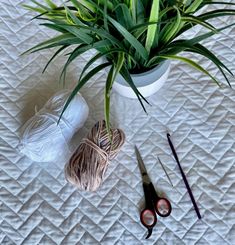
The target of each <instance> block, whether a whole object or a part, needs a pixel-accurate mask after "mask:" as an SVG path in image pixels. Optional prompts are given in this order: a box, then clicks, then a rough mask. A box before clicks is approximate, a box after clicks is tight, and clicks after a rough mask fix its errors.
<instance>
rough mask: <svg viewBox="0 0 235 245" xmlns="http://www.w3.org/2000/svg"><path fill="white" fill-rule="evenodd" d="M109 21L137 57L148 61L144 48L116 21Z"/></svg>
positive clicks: (111, 19)
mask: <svg viewBox="0 0 235 245" xmlns="http://www.w3.org/2000/svg"><path fill="white" fill-rule="evenodd" d="M109 21H110V22H111V23H112V24H113V25H114V26H115V27H116V29H117V30H118V31H119V32H120V33H121V34H122V35H123V37H125V39H126V40H127V41H128V42H129V43H130V44H131V45H132V46H133V47H134V48H135V49H136V51H137V52H138V53H139V55H140V56H141V57H142V58H143V59H145V60H147V59H148V52H147V50H146V49H145V48H144V46H143V45H142V44H141V43H140V42H139V41H138V40H137V39H136V38H135V37H134V36H133V35H132V34H131V33H130V32H128V31H127V29H125V28H124V27H123V26H121V25H120V24H119V23H118V22H117V21H115V20H114V19H113V18H109Z"/></svg>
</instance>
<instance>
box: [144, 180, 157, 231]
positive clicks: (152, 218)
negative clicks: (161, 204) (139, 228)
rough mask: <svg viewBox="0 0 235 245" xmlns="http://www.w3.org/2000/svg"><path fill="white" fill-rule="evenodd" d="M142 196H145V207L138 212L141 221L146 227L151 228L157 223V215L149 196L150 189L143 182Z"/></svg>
mask: <svg viewBox="0 0 235 245" xmlns="http://www.w3.org/2000/svg"><path fill="white" fill-rule="evenodd" d="M143 188H144V196H145V209H143V210H142V212H141V213H140V221H141V223H142V224H143V225H144V226H145V227H146V228H148V229H150V228H153V227H154V226H155V225H156V223H157V216H156V213H155V207H154V203H153V200H152V196H151V190H150V189H149V186H148V185H146V184H143Z"/></svg>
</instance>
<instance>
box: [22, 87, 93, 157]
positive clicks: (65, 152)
mask: <svg viewBox="0 0 235 245" xmlns="http://www.w3.org/2000/svg"><path fill="white" fill-rule="evenodd" d="M70 93H71V91H69V90H63V91H60V92H58V93H56V94H55V95H54V96H53V97H51V98H50V99H49V100H48V101H47V103H46V104H45V106H44V107H43V108H42V109H41V110H40V111H39V112H37V113H36V114H35V115H34V116H33V117H32V118H30V119H29V120H28V121H27V122H26V123H25V125H24V126H23V133H22V138H21V140H20V145H19V147H18V148H19V150H20V151H21V152H22V153H23V154H25V155H26V156H27V157H29V158H30V159H32V160H33V161H36V162H53V161H56V160H59V159H61V158H64V157H65V156H67V157H68V156H69V154H70V151H69V141H70V140H71V139H72V137H73V135H74V134H75V133H76V131H77V130H78V129H80V128H81V127H82V126H83V125H84V123H85V121H86V119H87V117H88V113H89V108H88V105H87V103H86V101H85V100H84V98H83V97H82V96H81V95H80V94H77V95H75V97H74V98H73V100H72V101H71V103H70V104H69V106H68V107H67V109H66V110H65V112H64V114H63V116H62V117H61V119H60V122H59V124H58V120H59V117H60V114H61V112H62V110H63V108H64V105H65V103H66V101H67V99H68V97H69V95H70Z"/></svg>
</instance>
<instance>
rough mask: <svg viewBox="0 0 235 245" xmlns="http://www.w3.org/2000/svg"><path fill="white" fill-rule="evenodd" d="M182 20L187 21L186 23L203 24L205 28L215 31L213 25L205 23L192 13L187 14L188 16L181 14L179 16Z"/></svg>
mask: <svg viewBox="0 0 235 245" xmlns="http://www.w3.org/2000/svg"><path fill="white" fill-rule="evenodd" d="M181 20H182V21H184V22H188V23H190V24H191V23H193V24H199V25H201V26H204V27H205V28H207V29H209V30H211V31H213V32H215V33H216V32H217V30H216V28H215V27H214V26H212V25H211V24H210V23H207V22H206V21H204V20H201V19H200V18H199V17H195V16H193V15H189V16H183V17H182V18H181Z"/></svg>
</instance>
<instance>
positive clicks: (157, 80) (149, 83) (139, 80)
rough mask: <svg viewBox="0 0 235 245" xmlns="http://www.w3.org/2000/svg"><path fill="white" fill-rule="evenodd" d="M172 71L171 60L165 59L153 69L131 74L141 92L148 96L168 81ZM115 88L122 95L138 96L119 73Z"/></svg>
mask: <svg viewBox="0 0 235 245" xmlns="http://www.w3.org/2000/svg"><path fill="white" fill-rule="evenodd" d="M169 71H170V61H168V60H167V61H164V62H162V63H161V64H160V65H158V66H156V67H155V68H153V69H152V70H149V71H147V72H144V73H140V74H131V77H132V79H133V82H134V84H135V85H136V87H137V88H138V90H139V92H140V93H141V94H142V95H143V96H144V97H148V96H150V95H152V94H154V93H156V92H157V91H158V90H159V89H160V88H161V87H162V86H163V84H164V83H165V82H166V80H167V78H168V75H169ZM113 89H114V90H115V91H116V92H117V93H119V94H120V95H122V96H125V97H128V98H137V97H136V95H135V93H134V92H133V90H132V89H131V87H130V86H129V85H128V83H127V82H126V81H125V79H124V78H123V77H122V76H121V75H120V74H118V75H117V78H116V80H115V82H114V84H113Z"/></svg>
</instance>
